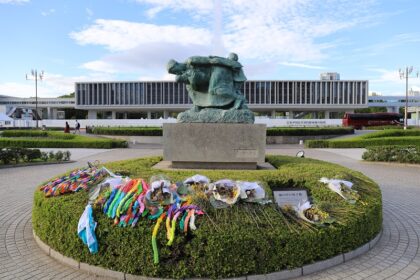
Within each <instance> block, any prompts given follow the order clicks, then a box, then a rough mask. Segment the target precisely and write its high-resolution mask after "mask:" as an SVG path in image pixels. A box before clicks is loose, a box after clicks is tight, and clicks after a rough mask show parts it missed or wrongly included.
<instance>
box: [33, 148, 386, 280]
mask: <svg viewBox="0 0 420 280" xmlns="http://www.w3.org/2000/svg"><path fill="white" fill-rule="evenodd" d="M160 160H161V158H160V157H153V158H143V159H136V160H129V161H120V162H114V163H109V164H106V167H107V168H109V169H110V170H112V171H114V172H116V173H117V172H118V173H125V174H128V175H130V177H132V178H139V177H141V178H145V179H149V178H150V177H151V176H152V175H156V174H165V175H166V176H168V177H169V178H170V179H171V180H172V181H180V180H184V179H185V178H187V177H189V176H192V175H194V174H196V173H197V171H193V170H172V171H168V170H165V171H164V170H156V169H152V166H153V165H155V164H156V163H157V162H159V161H160ZM267 160H268V161H269V162H270V163H271V164H272V165H273V166H275V167H276V168H277V169H276V170H255V171H249V170H247V171H239V170H238V171H234V170H200V172H199V173H200V174H202V175H205V176H208V177H209V178H210V179H211V180H213V181H214V180H218V179H223V178H230V179H236V180H248V181H259V182H261V183H262V184H263V186H264V187H265V189H266V192H267V194H268V195H269V197H271V198H272V191H271V189H272V188H274V187H284V188H296V187H299V188H305V189H307V190H308V192H309V194H310V195H311V197H312V199H313V201H314V202H315V203H320V204H321V203H324V204H325V203H328V205H329V207H330V208H331V209H344V210H345V211H343V212H339V211H336V212H337V213H338V214H336V216H335V218H336V219H337V221H338V223H335V224H333V225H330V226H328V227H319V228H318V227H313V228H311V229H309V230H308V229H307V228H305V227H303V226H302V225H300V224H299V223H296V222H293V221H289V220H287V218H286V217H284V216H283V215H282V214H281V213H280V212H279V211H278V210H277V209H276V207H275V206H274V205H265V206H262V205H258V204H249V203H248V204H247V203H238V204H237V205H234V206H233V207H231V208H228V209H214V208H212V207H211V206H210V205H209V203H208V202H207V203H206V201H205V200H203V201H197V203H198V204H199V206H200V207H201V208H202V209H203V210H204V211H205V212H206V215H204V216H201V217H199V218H197V221H196V224H197V227H198V229H197V230H196V231H194V232H189V233H188V234H186V235H185V234H182V233H180V232H179V231H177V233H176V238H175V241H174V243H173V245H172V246H171V247H168V246H166V242H167V240H166V230H165V226H164V224H163V225H162V226H161V228H160V230H159V232H158V235H157V243H158V247H159V255H160V264H159V265H154V264H153V253H152V246H151V235H152V229H153V226H154V224H155V222H154V221H149V220H148V219H144V220H141V221H140V222H139V224H138V225H137V226H136V228H119V227H115V226H113V225H112V224H113V221H112V220H110V219H108V218H107V217H106V216H105V215H103V214H102V212H101V211H100V210H99V209H95V210H94V217H95V220H96V221H97V222H98V226H97V229H96V235H97V237H98V241H99V253H98V254H95V255H92V254H90V253H89V251H88V249H87V248H86V247H85V246H84V245H83V243H82V242H81V241H80V240H79V239H78V237H77V234H76V233H77V224H78V220H79V218H80V215H81V214H82V212H83V210H84V207H85V205H86V203H87V201H88V195H87V193H86V192H79V193H76V194H71V195H63V196H59V197H52V198H45V197H44V195H43V194H42V192H40V191H39V190H36V191H35V198H34V206H33V212H32V224H33V228H34V230H35V232H36V234H37V235H38V236H39V237H40V238H41V239H42V240H43V241H44V242H45V243H47V244H48V245H49V246H51V247H52V248H53V249H54V250H57V251H59V252H61V253H62V254H64V255H66V256H68V257H71V258H73V259H76V260H79V261H82V262H86V263H89V264H92V265H99V266H102V267H106V268H109V269H113V270H118V271H123V272H126V273H131V274H139V275H144V276H147V277H167V278H188V277H210V278H220V277H238V276H242V275H249V274H262V273H270V272H274V271H278V270H281V269H286V268H294V267H299V266H302V265H304V264H308V263H311V262H314V261H318V260H323V259H327V258H330V257H332V256H334V255H337V254H339V253H343V252H347V251H350V250H352V249H355V248H357V247H359V246H360V245H362V244H364V243H366V242H368V241H369V240H371V239H372V238H373V237H374V236H376V234H377V233H378V232H379V231H380V229H381V224H382V212H381V211H382V205H381V193H380V190H379V188H378V186H377V185H376V184H375V183H374V182H373V181H371V180H370V179H369V178H367V177H365V176H364V175H362V174H361V173H359V172H355V171H352V170H349V169H347V168H344V167H341V166H337V165H334V164H330V163H326V162H321V161H317V160H311V159H302V158H291V157H283V156H267ZM324 176H325V177H336V178H342V179H346V180H350V181H352V182H354V183H355V185H354V187H353V188H354V189H356V190H357V191H358V192H359V194H360V196H361V199H360V203H359V202H358V203H357V204H356V205H351V204H349V203H346V202H344V201H343V200H342V199H341V198H340V197H339V196H338V195H336V194H335V193H333V192H331V191H329V190H328V188H327V187H325V186H324V185H323V184H322V183H319V182H318V180H319V179H320V178H321V177H324ZM361 202H363V203H361Z"/></svg>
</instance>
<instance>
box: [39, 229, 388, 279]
mask: <svg viewBox="0 0 420 280" xmlns="http://www.w3.org/2000/svg"><path fill="white" fill-rule="evenodd" d="M32 233H33V236H34V239H35V242H36V244H37V245H38V247H39V248H40V249H41V250H42V251H43V252H44V253H45V254H47V256H50V257H51V258H52V259H54V260H56V261H58V262H59V263H61V264H64V265H66V266H70V267H72V268H74V269H77V270H81V271H84V272H87V273H89V274H94V275H96V276H100V277H112V278H117V279H123V280H125V279H133V280H136V279H137V280H145V279H152V280H166V279H169V278H156V277H146V276H141V275H132V274H129V273H125V272H120V271H115V270H111V269H107V268H103V267H100V266H94V265H90V264H86V263H82V262H79V261H76V260H74V259H72V258H69V257H66V256H64V255H62V254H61V253H59V252H57V251H55V250H54V249H52V248H51V247H50V246H48V245H47V244H45V243H44V242H43V241H42V240H41V239H40V238H39V237H38V236H37V235H36V233H35V231H32ZM381 236H382V230H381V231H380V232H379V233H378V234H377V235H376V236H375V237H374V238H372V239H371V240H370V241H368V242H366V243H365V244H363V245H362V246H360V247H358V248H356V249H354V250H352V251H350V252H347V253H342V254H338V255H336V256H334V257H332V258H329V259H327V260H322V261H319V262H315V263H312V264H308V265H304V266H301V267H298V268H295V269H292V270H280V271H277V272H272V273H269V274H258V275H247V276H243V277H235V279H236V280H257V279H278V280H282V279H291V278H295V277H299V276H305V275H309V274H312V273H315V272H319V271H323V270H326V269H328V268H331V267H333V266H336V265H339V264H342V263H345V262H348V261H350V260H352V259H354V258H356V257H359V256H361V255H363V254H365V253H367V252H368V251H370V250H371V249H372V248H373V247H375V245H376V244H377V243H378V241H379V239H380V238H381ZM186 279H190V278H186ZM193 279H203V280H207V279H210V278H193ZM220 279H221V280H229V279H230V280H231V279H232V278H220Z"/></svg>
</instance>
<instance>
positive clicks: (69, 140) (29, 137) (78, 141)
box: [0, 130, 128, 149]
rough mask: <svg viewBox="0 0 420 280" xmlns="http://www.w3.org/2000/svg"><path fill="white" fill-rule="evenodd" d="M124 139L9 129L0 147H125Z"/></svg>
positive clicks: (4, 133) (1, 138) (3, 134)
mask: <svg viewBox="0 0 420 280" xmlns="http://www.w3.org/2000/svg"><path fill="white" fill-rule="evenodd" d="M127 146H128V144H127V142H126V141H125V140H118V139H102V138H93V137H86V136H81V135H76V134H71V133H63V132H57V131H41V130H9V131H4V132H3V133H2V137H0V148H9V147H20V148H102V149H111V148H126V147H127Z"/></svg>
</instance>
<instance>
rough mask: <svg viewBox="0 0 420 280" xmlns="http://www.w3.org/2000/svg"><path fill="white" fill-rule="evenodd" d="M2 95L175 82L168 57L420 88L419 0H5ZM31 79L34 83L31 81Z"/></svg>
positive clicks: (391, 90) (282, 74) (252, 74)
mask: <svg viewBox="0 0 420 280" xmlns="http://www.w3.org/2000/svg"><path fill="white" fill-rule="evenodd" d="M0 34H1V38H2V39H1V40H0V65H1V75H0V95H9V96H15V97H31V96H35V82H34V80H33V79H32V80H31V77H32V76H31V70H32V69H36V70H37V71H38V73H40V72H41V71H42V70H43V71H44V75H43V80H42V81H41V82H39V83H38V96H40V97H57V96H60V95H64V94H68V93H71V92H73V91H74V83H75V82H77V81H80V82H81V81H138V80H173V79H174V77H173V76H172V75H170V74H168V73H167V72H166V63H167V62H168V60H169V59H172V58H173V59H175V60H178V61H185V60H186V59H187V58H188V57H189V56H193V55H202V56H207V55H218V56H227V55H228V54H229V53H230V52H235V53H237V54H238V56H239V61H240V62H241V63H242V65H243V66H244V68H243V69H244V72H245V75H246V76H247V78H248V79H249V80H256V79H259V80H318V79H319V75H320V73H321V72H338V73H340V76H341V79H342V80H369V91H373V92H377V93H380V94H382V95H404V94H405V80H401V79H400V76H399V74H398V71H399V69H405V67H406V66H413V67H414V70H413V72H412V74H411V75H410V76H412V77H413V78H410V79H409V88H412V89H413V90H420V78H415V76H416V73H417V72H416V71H417V69H419V68H420V1H418V0H261V1H255V0H85V1H79V0H61V1H57V0H55V1H52V0H44V1H41V0H0ZM26 74H28V79H29V80H27V79H26Z"/></svg>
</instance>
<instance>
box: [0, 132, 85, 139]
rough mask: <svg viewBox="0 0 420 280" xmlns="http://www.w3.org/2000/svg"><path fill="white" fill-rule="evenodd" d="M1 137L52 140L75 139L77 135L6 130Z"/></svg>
mask: <svg viewBox="0 0 420 280" xmlns="http://www.w3.org/2000/svg"><path fill="white" fill-rule="evenodd" d="M1 136H2V137H37V138H47V137H48V138H53V139H64V140H69V139H75V138H77V136H79V135H75V134H71V133H64V132H58V131H42V130H7V131H4V132H3V133H2V134H1Z"/></svg>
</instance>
